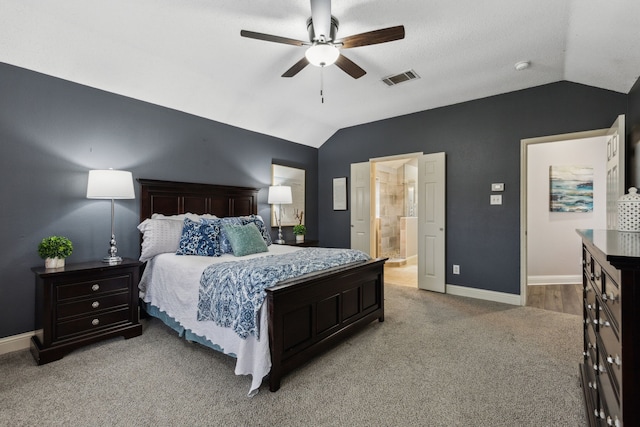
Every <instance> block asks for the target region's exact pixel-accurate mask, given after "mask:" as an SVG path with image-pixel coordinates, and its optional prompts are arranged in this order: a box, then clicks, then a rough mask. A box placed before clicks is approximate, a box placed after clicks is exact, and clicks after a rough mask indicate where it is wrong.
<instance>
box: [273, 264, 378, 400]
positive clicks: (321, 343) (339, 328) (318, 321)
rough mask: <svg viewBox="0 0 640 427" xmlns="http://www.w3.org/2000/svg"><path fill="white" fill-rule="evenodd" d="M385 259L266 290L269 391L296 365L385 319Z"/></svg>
mask: <svg viewBox="0 0 640 427" xmlns="http://www.w3.org/2000/svg"><path fill="white" fill-rule="evenodd" d="M385 260H386V259H375V260H371V261H367V262H364V263H358V264H351V265H348V266H343V267H338V268H335V269H332V270H329V271H324V272H322V273H320V274H311V275H306V276H302V277H298V278H295V279H291V280H287V281H284V282H280V283H279V284H278V285H276V286H273V287H271V288H268V289H266V292H267V304H268V310H269V340H270V348H271V373H270V374H269V389H270V390H271V391H277V390H278V389H279V388H280V380H281V378H282V376H283V375H285V374H286V373H288V372H290V371H292V370H293V369H295V368H296V367H297V366H300V365H302V364H303V363H305V362H307V361H308V360H309V359H311V358H312V357H314V356H316V355H318V354H320V353H322V352H324V351H326V350H327V349H328V348H329V347H331V346H333V345H335V344H336V343H337V342H338V341H340V340H342V339H344V338H345V337H347V336H349V335H351V334H353V333H355V332H356V331H358V330H360V329H361V328H362V327H364V326H365V325H367V324H368V323H370V322H372V321H373V320H375V319H378V320H379V321H380V322H383V321H384V262H385Z"/></svg>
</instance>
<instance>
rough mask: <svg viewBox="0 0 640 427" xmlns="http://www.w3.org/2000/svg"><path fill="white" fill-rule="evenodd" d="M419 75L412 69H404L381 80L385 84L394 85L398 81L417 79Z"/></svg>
mask: <svg viewBox="0 0 640 427" xmlns="http://www.w3.org/2000/svg"><path fill="white" fill-rule="evenodd" d="M419 78H420V76H419V75H418V73H416V72H415V71H413V70H409V71H405V72H403V73H400V74H394V75H393V76H387V77H384V78H383V79H382V81H383V82H384V83H385V84H386V85H387V86H395V85H397V84H398V83H402V82H408V81H409V80H415V79H419Z"/></svg>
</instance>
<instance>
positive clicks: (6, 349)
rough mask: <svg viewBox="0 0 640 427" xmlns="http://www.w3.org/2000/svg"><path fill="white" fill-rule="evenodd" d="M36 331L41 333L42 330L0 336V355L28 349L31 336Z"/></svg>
mask: <svg viewBox="0 0 640 427" xmlns="http://www.w3.org/2000/svg"><path fill="white" fill-rule="evenodd" d="M38 333H42V330H40V331H33V332H25V333H23V334H18V335H12V336H10V337H5V338H0V355H2V354H7V353H11V352H13V351H18V350H26V349H28V348H29V346H30V345H31V337H32V336H34V335H36V334H38Z"/></svg>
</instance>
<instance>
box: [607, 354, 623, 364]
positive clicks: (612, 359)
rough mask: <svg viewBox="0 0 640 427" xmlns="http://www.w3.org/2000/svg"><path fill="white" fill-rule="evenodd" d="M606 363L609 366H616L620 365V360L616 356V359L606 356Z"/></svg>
mask: <svg viewBox="0 0 640 427" xmlns="http://www.w3.org/2000/svg"><path fill="white" fill-rule="evenodd" d="M607 362H609V364H610V365H613V364H616V365H618V366H620V365H622V360H620V356H618V355H616V357H613V356H611V355H609V356H607Z"/></svg>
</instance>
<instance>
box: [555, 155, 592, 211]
mask: <svg viewBox="0 0 640 427" xmlns="http://www.w3.org/2000/svg"><path fill="white" fill-rule="evenodd" d="M549 184H550V191H549V211H550V212H593V167H592V166H550V167H549Z"/></svg>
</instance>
